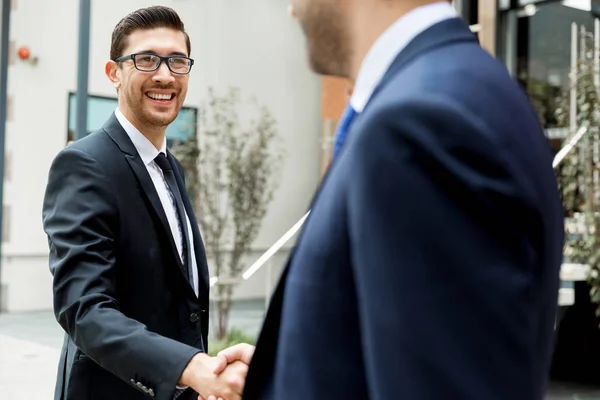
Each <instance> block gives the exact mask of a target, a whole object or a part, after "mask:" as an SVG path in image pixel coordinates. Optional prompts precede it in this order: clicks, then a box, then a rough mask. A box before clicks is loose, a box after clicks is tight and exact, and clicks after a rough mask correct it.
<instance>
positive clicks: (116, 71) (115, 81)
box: [104, 60, 121, 91]
mask: <svg viewBox="0 0 600 400" xmlns="http://www.w3.org/2000/svg"><path fill="white" fill-rule="evenodd" d="M104 72H105V73H106V76H107V77H108V79H109V80H110V82H111V83H112V85H113V87H114V88H115V89H116V90H117V91H118V90H119V88H120V87H121V69H120V68H119V65H118V64H117V63H116V62H114V61H113V60H109V61H107V62H106V65H105V66H104Z"/></svg>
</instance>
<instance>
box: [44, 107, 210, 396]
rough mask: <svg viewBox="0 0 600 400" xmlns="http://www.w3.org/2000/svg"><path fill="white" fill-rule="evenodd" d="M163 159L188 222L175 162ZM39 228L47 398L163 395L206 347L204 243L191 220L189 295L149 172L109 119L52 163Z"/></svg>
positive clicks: (188, 208) (117, 125)
mask: <svg viewBox="0 0 600 400" xmlns="http://www.w3.org/2000/svg"><path fill="white" fill-rule="evenodd" d="M168 159H169V161H170V162H171V164H172V165H173V166H174V171H178V172H179V173H176V174H175V175H176V176H177V180H178V185H179V188H180V193H181V197H182V198H183V199H184V203H185V208H186V211H187V213H188V216H189V218H190V221H195V217H194V213H193V211H192V207H191V205H190V202H189V199H188V196H187V194H186V192H185V186H184V184H183V181H182V176H183V173H182V168H181V165H180V164H179V163H178V162H177V161H176V160H175V159H174V158H173V156H172V155H170V154H169V155H168ZM43 223H44V230H45V231H46V233H47V235H48V240H49V246H50V270H51V272H52V274H53V277H54V281H53V289H54V312H55V314H56V318H57V320H58V322H59V323H60V325H61V326H62V327H63V329H64V330H65V332H66V335H65V343H64V346H63V350H62V354H61V357H60V365H59V370H58V379H57V385H56V393H55V400H83V399H89V400H92V399H102V400H106V399H111V400H132V399H145V398H150V397H155V398H157V399H159V400H167V399H172V396H173V392H174V390H175V387H176V384H177V381H178V379H179V377H180V374H181V372H182V371H183V369H184V368H185V366H186V365H187V363H188V361H189V360H190V359H191V358H192V357H193V355H194V354H196V353H198V352H200V351H206V350H207V348H206V343H207V332H208V301H209V300H208V291H209V284H208V270H207V265H206V256H205V252H204V246H203V243H202V239H201V237H200V233H199V230H198V227H197V224H194V223H192V228H193V233H194V244H195V251H196V260H197V265H198V276H199V288H200V296H199V297H196V295H195V293H194V292H193V289H192V287H191V286H190V284H189V283H188V282H187V279H186V277H185V275H184V273H183V272H182V269H181V261H180V258H179V256H178V254H177V250H176V247H175V244H174V241H173V238H172V234H171V231H170V230H169V226H168V222H167V218H166V215H165V212H164V210H163V208H162V205H161V203H160V200H159V197H158V194H157V192H156V190H155V188H154V185H153V183H152V180H151V178H150V175H149V174H148V171H147V169H146V167H145V165H144V164H143V162H142V160H141V158H140V156H139V154H138V153H137V151H136V149H135V147H134V145H133V143H132V142H131V140H130V139H129V137H128V135H127V134H126V132H125V131H124V130H123V128H122V127H121V125H120V123H119V122H118V120H117V119H116V117H115V116H114V115H112V116H111V118H110V119H109V120H108V121H107V123H106V124H105V125H104V127H103V128H102V129H101V130H99V131H98V132H94V133H92V134H90V135H89V136H87V137H85V138H83V139H81V140H79V141H77V142H75V143H73V144H71V145H70V146H68V147H66V148H65V149H63V150H62V151H61V152H60V153H59V154H58V155H57V157H56V158H55V160H54V162H53V163H52V167H51V169H50V173H49V178H48V185H47V189H46V194H45V198H44V205H43ZM187 392H191V390H188V391H187ZM187 398H194V395H193V393H185V394H184V395H183V397H180V399H187Z"/></svg>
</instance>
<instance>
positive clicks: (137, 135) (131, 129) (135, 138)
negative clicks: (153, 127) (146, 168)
mask: <svg viewBox="0 0 600 400" xmlns="http://www.w3.org/2000/svg"><path fill="white" fill-rule="evenodd" d="M115 116H116V117H117V120H118V121H119V123H120V124H121V126H122V127H123V129H124V130H125V132H126V133H127V136H129V138H130V139H131V141H132V142H133V146H134V147H135V149H136V150H137V152H138V153H139V155H140V158H141V159H142V161H143V162H144V165H148V164H150V163H151V162H152V161H154V159H155V158H156V156H158V153H163V154H164V155H167V138H166V137H165V140H164V141H163V144H162V146H161V149H160V151H159V150H157V149H156V147H154V145H153V144H152V142H151V141H150V140H148V138H147V137H146V136H144V134H142V132H140V131H139V130H138V129H137V128H136V127H135V126H133V124H132V123H131V122H129V120H128V119H127V118H126V117H125V116H124V115H123V113H122V112H121V110H119V108H118V107H117V109H116V110H115Z"/></svg>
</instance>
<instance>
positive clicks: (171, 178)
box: [154, 152, 193, 285]
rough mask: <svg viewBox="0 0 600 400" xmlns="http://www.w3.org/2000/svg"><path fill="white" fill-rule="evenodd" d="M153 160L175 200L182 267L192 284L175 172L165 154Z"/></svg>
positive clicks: (185, 226)
mask: <svg viewBox="0 0 600 400" xmlns="http://www.w3.org/2000/svg"><path fill="white" fill-rule="evenodd" d="M154 161H155V162H156V164H157V165H158V166H159V167H160V169H162V171H163V175H164V177H165V181H166V182H167V185H168V186H169V189H170V190H171V194H172V195H173V199H174V200H175V208H176V209H177V216H178V217H179V226H180V228H181V239H182V242H183V262H182V264H183V269H184V272H185V275H186V276H187V278H188V280H189V282H190V284H191V285H193V278H192V276H193V275H192V267H191V266H190V261H191V259H192V257H191V252H190V238H189V235H188V229H187V218H186V214H185V208H184V206H183V201H182V200H181V194H180V193H179V188H178V187H177V181H176V180H175V174H174V173H173V168H172V167H171V163H170V162H169V160H167V156H165V155H164V153H162V152H161V153H159V154H158V156H156V158H155V159H154Z"/></svg>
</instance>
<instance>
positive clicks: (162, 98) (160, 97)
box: [146, 93, 175, 101]
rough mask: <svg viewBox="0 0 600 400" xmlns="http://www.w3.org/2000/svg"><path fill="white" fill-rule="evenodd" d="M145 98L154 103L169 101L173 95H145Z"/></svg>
mask: <svg viewBox="0 0 600 400" xmlns="http://www.w3.org/2000/svg"><path fill="white" fill-rule="evenodd" d="M146 96H147V97H148V98H150V99H152V100H155V101H171V100H173V98H174V97H175V93H169V94H158V93H146Z"/></svg>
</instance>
